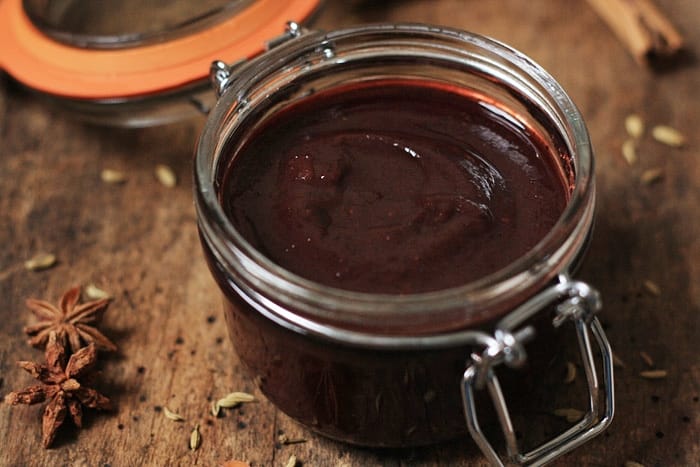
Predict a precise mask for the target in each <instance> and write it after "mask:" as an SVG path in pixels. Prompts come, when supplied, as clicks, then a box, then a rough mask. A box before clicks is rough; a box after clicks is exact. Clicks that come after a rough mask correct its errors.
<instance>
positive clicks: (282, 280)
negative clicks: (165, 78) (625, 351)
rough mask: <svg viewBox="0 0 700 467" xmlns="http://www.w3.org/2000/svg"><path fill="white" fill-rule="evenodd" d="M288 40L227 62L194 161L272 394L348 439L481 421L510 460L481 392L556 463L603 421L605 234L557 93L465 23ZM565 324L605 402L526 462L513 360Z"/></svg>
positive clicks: (512, 448)
mask: <svg viewBox="0 0 700 467" xmlns="http://www.w3.org/2000/svg"><path fill="white" fill-rule="evenodd" d="M288 39H289V40H287V41H286V42H283V43H281V44H279V43H278V44H276V45H275V46H274V47H272V48H271V49H270V50H269V51H267V52H266V53H264V54H262V55H261V56H258V57H256V58H254V59H252V60H250V61H248V62H247V63H244V64H242V65H237V66H235V67H227V66H225V65H223V64H221V63H219V64H215V66H214V67H213V72H212V76H213V79H214V83H215V84H216V85H217V87H218V88H219V89H218V90H219V91H220V93H221V96H220V99H219V101H218V103H217V105H216V107H215V108H214V109H213V111H212V113H211V114H210V116H209V119H208V121H207V124H206V126H205V128H204V131H203V133H202V135H201V138H200V141H199V144H198V147H197V154H196V162H195V200H196V207H197V212H198V221H199V229H200V236H201V239H202V245H203V248H204V253H205V256H206V259H207V261H208V264H209V267H210V269H211V271H212V273H213V276H214V278H215V279H216V281H217V283H218V285H219V287H220V289H221V291H222V293H223V297H224V310H225V316H226V322H227V325H228V329H229V333H230V336H231V339H232V341H233V344H234V347H235V349H236V352H237V353H238V355H239V357H240V360H241V361H242V363H243V364H244V365H245V366H246V367H247V369H248V371H249V372H250V375H251V376H252V378H253V379H254V380H255V382H256V384H257V385H258V386H259V388H260V390H261V391H262V392H263V393H264V394H265V395H266V397H268V398H269V399H270V401H272V402H273V403H274V404H275V405H276V406H277V407H279V408H280V409H281V410H282V411H284V412H285V413H287V414H288V415H289V416H291V417H292V418H294V419H295V420H297V421H299V422H300V423H302V424H304V425H306V426H308V427H309V428H311V429H313V430H315V431H317V432H319V433H321V434H324V435H326V436H329V437H332V438H335V439H339V440H342V441H346V442H350V443H355V444H361V445H368V446H388V447H403V446H416V445H425V444H430V443H434V442H439V441H443V440H446V439H451V438H455V437H458V436H460V435H464V434H466V433H467V431H469V432H470V433H471V435H472V437H473V438H474V439H475V440H476V442H477V444H478V445H479V447H480V448H481V449H482V451H483V452H484V453H485V454H486V456H487V457H489V458H490V460H492V461H494V462H496V461H497V456H496V454H495V452H494V450H493V448H492V447H491V445H490V443H489V442H488V441H487V440H486V437H485V435H484V433H483V431H482V430H481V427H480V425H479V422H478V416H477V411H479V412H483V410H481V408H482V407H483V405H484V404H483V402H479V403H478V404H477V403H475V401H474V395H475V393H477V392H479V390H480V389H482V388H488V389H489V391H483V392H484V393H488V394H489V395H490V396H491V398H492V399H493V404H494V405H495V407H496V411H495V412H496V414H497V416H496V417H495V418H494V420H495V421H496V422H497V425H498V424H500V425H501V427H502V429H503V433H504V435H505V439H506V445H507V450H508V453H507V455H508V456H509V457H510V458H511V460H516V461H519V462H530V461H536V462H544V461H547V460H550V459H552V458H554V457H556V456H558V455H560V454H561V453H563V452H566V451H568V450H570V449H573V448H574V447H576V446H578V445H579V444H581V443H582V442H584V441H586V440H588V439H590V438H591V437H592V436H595V435H596V434H598V433H599V432H600V431H602V430H603V429H604V428H605V427H606V426H607V425H608V424H609V422H610V420H611V418H612V412H613V409H612V407H613V401H612V367H611V364H610V349H609V346H608V344H607V340H606V339H605V336H604V334H603V331H602V329H601V328H600V325H599V324H598V321H597V319H596V318H595V317H594V314H595V312H597V311H598V309H599V308H600V300H599V298H598V295H597V293H596V292H595V291H594V290H593V289H591V288H590V287H588V286H587V285H586V284H583V283H581V282H577V281H574V280H572V279H571V278H570V277H569V272H570V271H571V270H572V268H574V267H575V264H576V262H577V261H578V260H579V259H580V258H581V256H582V254H583V250H584V249H585V246H586V241H587V239H588V236H589V234H590V231H591V226H592V222H593V212H594V204H595V201H594V200H595V188H594V180H593V156H592V153H591V147H590V142H589V138H588V134H587V131H586V128H585V126H584V124H583V122H582V119H581V116H580V114H579V112H578V111H577V109H576V108H575V106H574V104H573V103H572V102H571V101H570V99H569V97H568V96H567V95H566V94H565V93H564V91H563V90H562V89H561V87H560V86H559V85H558V84H557V83H556V82H555V81H554V79H553V78H552V77H551V76H550V75H549V74H547V73H546V72H545V71H544V70H542V69H541V68H540V67H539V66H538V65H536V64H534V63H533V62H532V61H531V60H530V59H528V58H527V57H525V56H523V55H522V54H520V53H519V52H517V51H514V50H513V49H511V48H509V47H507V46H505V45H502V44H500V43H497V42H495V41H492V40H490V39H487V38H484V37H481V36H478V35H473V34H470V33H466V32H463V31H458V30H452V29H445V28H437V27H431V26H426V25H415V24H410V25H408V24H407V25H373V26H362V27H357V28H352V29H346V30H340V31H334V32H330V33H320V32H305V31H300V30H298V29H296V28H295V27H291V28H290V34H289V37H288ZM567 321H568V322H571V323H573V327H574V329H575V330H576V335H577V339H578V343H579V348H580V351H581V355H582V362H583V363H582V365H583V367H584V373H585V375H586V378H585V379H586V381H587V383H588V391H589V394H588V395H589V410H588V412H587V413H586V415H585V417H584V419H583V420H582V421H581V422H579V423H577V424H576V425H575V426H573V427H572V428H570V429H568V430H567V431H566V432H565V433H563V434H562V435H560V436H558V437H556V438H555V439H554V440H551V441H550V442H548V443H546V444H545V445H544V446H542V447H540V448H538V449H535V450H534V451H532V452H530V453H527V454H520V452H519V449H518V446H517V444H518V443H517V441H516V440H515V436H514V431H513V427H512V424H511V422H510V417H509V412H508V410H507V408H506V406H505V401H504V400H503V395H502V393H501V390H500V385H499V383H498V377H497V376H496V372H495V368H496V367H498V366H499V365H501V364H506V365H507V366H519V365H521V364H523V363H524V362H525V360H526V356H525V352H524V347H523V345H522V344H523V342H525V341H526V340H528V339H529V338H531V337H532V335H533V331H534V330H537V334H539V335H538V336H537V339H536V342H535V343H534V344H539V345H540V347H544V348H545V350H546V349H547V347H548V346H549V343H548V340H549V339H551V338H552V337H551V336H552V335H553V331H552V329H553V328H554V326H552V324H554V325H555V326H559V325H560V324H561V323H563V322H567ZM543 323H544V324H543ZM541 329H543V330H541ZM591 335H592V336H593V339H591ZM537 341H538V342H537ZM575 341H576V339H574V341H573V342H570V343H569V344H570V345H573V346H574V347H576V344H575ZM592 341H593V342H597V343H598V348H599V352H597V353H599V354H600V355H601V356H602V360H603V363H602V368H603V373H604V379H605V394H600V388H601V384H600V382H599V381H598V376H597V371H596V364H595V363H594V361H593V352H592V349H591V342H592ZM534 344H533V346H534ZM545 358H546V357H545ZM531 360H532V359H531ZM518 377H519V378H520V379H522V380H525V381H527V379H528V378H527V374H525V375H523V374H519V375H518ZM532 383H533V384H534V385H536V384H537V382H536V381H534V382H532ZM525 387H526V386H525V385H523V386H522V388H525ZM518 392H519V393H520V394H521V395H524V394H526V392H527V391H518ZM515 399H518V396H517V394H516V396H515ZM523 399H525V398H523ZM601 399H602V400H603V402H601ZM514 402H515V403H516V404H517V405H520V403H519V402H518V401H517V400H515V401H514ZM524 403H525V404H527V401H526V400H524ZM465 416H466V420H465Z"/></svg>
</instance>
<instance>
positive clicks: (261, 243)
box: [221, 81, 569, 294]
mask: <svg viewBox="0 0 700 467" xmlns="http://www.w3.org/2000/svg"><path fill="white" fill-rule="evenodd" d="M544 141H545V140H544V139H543V138H541V137H538V135H536V134H533V133H531V132H530V131H529V130H528V129H527V128H525V127H524V126H522V125H521V124H520V123H519V122H518V120H516V119H515V118H514V117H513V116H512V115H510V114H509V113H508V112H507V111H504V110H503V109H502V108H499V107H496V106H494V105H493V104H490V103H487V102H485V101H484V100H481V99H479V98H478V97H477V96H474V95H470V94H466V93H465V92H464V91H460V92H456V91H454V90H451V89H450V88H447V87H441V86H438V85H435V84H431V83H421V82H414V81H398V82H397V81H386V82H373V83H370V84H364V85H353V86H350V85H348V86H347V87H344V88H341V89H335V90H333V91H332V92H322V93H317V94H315V95H313V96H312V97H309V98H306V99H304V100H302V101H301V102H299V103H296V104H294V105H292V106H291V107H288V108H286V109H285V110H284V111H282V112H280V113H279V114H278V115H276V116H274V117H273V118H272V119H270V120H269V121H268V122H266V123H264V124H263V125H262V127H261V128H259V129H258V130H257V131H256V133H255V134H254V135H253V137H252V138H251V139H250V140H249V141H248V142H247V143H246V144H245V145H244V146H243V147H242V148H241V149H240V150H239V151H238V153H237V154H230V155H229V159H228V160H229V161H231V162H230V164H229V166H228V168H227V171H226V174H225V177H224V181H223V190H222V195H221V196H222V199H221V201H222V204H223V206H224V210H225V211H226V213H227V215H228V216H229V218H230V219H231V221H232V222H233V224H234V225H235V226H236V228H237V229H238V230H239V231H240V232H241V234H242V235H243V236H244V237H245V238H246V239H247V240H248V241H249V242H250V243H251V244H252V245H253V246H255V247H256V248H257V249H258V250H259V251H261V252H262V253H263V254H265V255H266V256H267V257H268V258H270V259H271V260H272V261H274V262H275V263H277V264H279V265H280V266H282V267H284V268H285V269H288V270H289V271H292V272H294V273H296V274H298V275H300V276H302V277H305V278H307V279H311V280H313V281H316V282H319V283H322V284H325V285H330V286H333V287H338V288H342V289H348V290H354V291H362V292H371V293H390V294H404V293H419V292H427V291H434V290H440V289H444V288H448V287H453V286H458V285H463V284H466V283H468V282H471V281H474V280H476V279H479V278H481V277H484V276H485V275H487V274H490V273H492V272H495V271H496V270H498V269H500V268H503V267H504V266H506V265H508V264H509V263H511V262H512V261H514V260H515V259H517V258H519V257H520V256H522V255H523V254H525V253H526V252H527V251H528V250H530V249H531V248H532V247H533V246H534V245H535V244H537V242H539V241H540V240H541V239H542V238H543V237H544V236H545V235H546V234H547V232H549V231H550V230H551V228H552V227H553V225H554V224H555V223H556V221H557V220H558V218H559V216H560V215H561V213H562V211H563V210H564V207H565V206H566V203H567V200H568V197H569V193H568V190H567V188H566V185H565V183H564V181H563V177H562V175H561V173H560V170H559V169H558V166H557V163H556V161H555V157H557V156H556V154H555V153H554V151H553V149H551V148H550V147H548V146H547V145H546V144H545V143H544Z"/></svg>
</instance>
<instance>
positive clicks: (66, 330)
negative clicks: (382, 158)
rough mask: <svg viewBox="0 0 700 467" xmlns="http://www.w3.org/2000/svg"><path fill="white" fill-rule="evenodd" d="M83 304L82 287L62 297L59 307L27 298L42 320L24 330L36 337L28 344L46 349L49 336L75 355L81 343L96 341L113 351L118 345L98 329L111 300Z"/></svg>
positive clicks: (28, 303)
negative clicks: (54, 336)
mask: <svg viewBox="0 0 700 467" xmlns="http://www.w3.org/2000/svg"><path fill="white" fill-rule="evenodd" d="M79 301H80V287H73V288H72V289H70V290H68V291H67V292H66V293H64V294H63V296H62V297H61V300H60V301H59V302H58V307H56V306H54V305H52V304H51V303H49V302H46V301H44V300H36V299H34V298H30V299H27V302H26V303H27V307H29V309H30V310H31V311H32V313H34V315H36V317H37V318H39V320H40V321H39V323H37V324H34V325H32V326H27V327H25V328H24V332H26V333H27V334H28V335H30V336H33V337H32V338H31V339H29V341H28V342H29V344H30V345H32V346H34V347H39V348H43V347H44V346H45V345H46V342H47V341H48V339H49V334H50V333H52V332H55V333H56V337H57V339H58V340H59V342H61V343H62V344H63V345H64V346H68V345H70V349H71V352H73V353H75V352H77V351H78V349H80V348H81V347H82V343H83V342H84V343H85V344H89V343H91V342H94V343H95V344H96V345H97V346H98V347H99V348H101V349H104V350H109V351H112V352H114V351H115V350H117V346H116V345H114V343H113V342H112V341H110V340H109V339H107V337H105V335H104V334H102V333H101V332H100V331H98V330H97V328H96V327H95V325H97V324H98V323H99V322H100V321H101V320H102V315H104V312H105V311H107V307H108V306H109V299H108V298H103V299H100V300H94V301H91V302H87V303H81V304H79V303H78V302H79Z"/></svg>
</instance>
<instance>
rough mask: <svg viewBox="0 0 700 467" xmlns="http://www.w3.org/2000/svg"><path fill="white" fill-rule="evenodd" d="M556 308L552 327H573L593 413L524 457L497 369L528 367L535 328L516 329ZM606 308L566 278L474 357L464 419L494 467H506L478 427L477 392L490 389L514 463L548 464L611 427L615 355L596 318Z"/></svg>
mask: <svg viewBox="0 0 700 467" xmlns="http://www.w3.org/2000/svg"><path fill="white" fill-rule="evenodd" d="M557 303H558V305H557V307H556V316H555V318H554V319H553V321H552V324H553V325H554V326H555V327H560V326H561V325H562V324H563V323H565V322H567V321H571V322H573V324H574V327H575V329H576V335H577V338H578V343H579V351H580V352H581V357H582V362H583V368H584V373H585V376H586V382H587V384H588V395H589V409H588V412H587V413H586V415H585V416H584V418H583V419H582V420H581V421H579V422H578V423H577V424H576V425H574V426H572V427H571V428H569V429H568V430H567V431H565V432H564V433H562V434H560V435H558V436H556V437H555V438H553V439H551V440H550V441H547V442H546V443H544V444H543V445H541V446H539V447H537V448H535V449H533V450H532V451H530V452H528V453H525V454H523V453H521V452H520V450H519V448H518V443H517V440H516V436H515V430H514V428H513V423H512V421H511V417H510V413H509V411H508V407H507V405H506V401H505V397H504V396H503V391H502V390H501V386H500V383H499V381H498V377H497V376H496V373H495V371H494V370H495V367H496V366H498V365H499V364H501V363H505V364H506V365H508V366H511V367H517V366H520V365H522V363H524V361H525V359H526V358H527V357H526V354H525V349H524V347H523V343H524V342H525V341H526V340H529V339H531V338H532V337H533V336H534V330H533V328H532V327H531V326H526V327H524V328H522V329H519V330H516V328H518V327H519V326H521V325H522V324H523V323H524V322H525V321H526V320H528V319H529V318H531V317H532V316H533V315H535V314H537V313H538V312H539V311H541V310H542V309H543V308H546V307H548V306H550V305H554V304H557ZM601 306H602V305H601V300H600V295H599V294H598V292H597V291H596V290H594V289H593V288H591V287H590V286H589V285H588V284H586V283H583V282H578V281H572V280H571V279H570V278H569V277H568V276H567V275H561V276H560V277H559V282H558V283H557V284H556V285H554V286H552V287H550V288H548V289H545V290H544V291H542V292H540V293H539V294H538V295H536V296H535V297H533V298H532V299H530V300H528V301H527V302H526V303H524V304H523V305H521V306H520V307H518V308H517V309H515V310H514V311H513V312H511V313H510V314H509V315H508V316H506V317H505V318H504V319H502V320H501V321H500V322H499V323H498V324H497V326H496V331H495V333H494V336H493V337H492V338H489V341H488V344H487V345H486V348H485V349H484V351H483V352H482V353H481V354H476V353H475V354H472V355H471V357H470V359H471V364H470V365H469V366H468V367H467V369H466V371H465V372H464V377H463V379H462V398H463V405H464V415H465V418H466V421H467V426H468V428H469V432H470V434H471V436H472V438H473V439H474V441H475V442H476V443H477V445H478V446H479V448H480V449H481V451H482V452H483V453H484V455H485V456H486V458H487V459H488V460H489V462H490V463H491V464H493V465H495V466H504V465H505V464H504V462H503V461H502V460H501V458H500V457H499V455H498V454H497V453H496V451H495V449H494V448H493V446H492V445H491V443H490V442H489V441H488V439H486V437H485V435H484V433H483V431H482V430H481V428H480V426H479V421H478V416H477V412H476V404H475V402H474V390H475V389H477V390H480V389H482V388H484V387H486V388H487V389H488V392H489V395H490V396H491V400H492V402H493V405H494V408H495V410H496V415H497V417H498V420H499V423H500V425H501V430H502V431H503V436H504V438H505V443H506V452H507V457H506V461H507V462H508V463H509V464H516V465H532V466H539V465H544V464H546V463H547V462H550V461H552V460H554V459H556V458H557V457H559V456H561V455H563V454H565V453H567V452H569V451H571V450H573V449H575V448H577V447H578V446H580V445H582V444H583V443H585V442H587V441H588V440H590V439H591V438H593V437H595V436H597V435H598V434H600V433H601V432H602V431H603V430H605V429H606V428H607V427H608V426H609V425H610V422H611V421H612V418H613V415H614V411H615V397H614V382H613V365H612V351H611V349H610V343H609V342H608V340H607V338H606V337H605V333H604V331H603V328H602V326H601V325H600V322H599V321H598V319H597V318H596V317H595V314H596V313H597V312H598V311H599V310H600V309H601ZM591 333H592V334H593V336H594V337H595V339H596V342H597V344H598V349H599V351H600V355H601V358H602V369H603V381H604V386H605V391H604V393H603V395H602V396H603V401H601V394H600V393H601V391H600V384H599V380H598V374H597V371H596V366H595V360H594V355H593V349H592V347H591V338H590V334H591ZM603 406H604V410H603Z"/></svg>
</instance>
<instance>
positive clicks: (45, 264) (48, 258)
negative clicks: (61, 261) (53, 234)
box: [24, 253, 56, 271]
mask: <svg viewBox="0 0 700 467" xmlns="http://www.w3.org/2000/svg"><path fill="white" fill-rule="evenodd" d="M55 264H56V255H53V254H51V253H39V254H37V255H35V256H32V257H31V258H30V259H28V260H27V261H25V262H24V268H25V269H27V270H29V271H43V270H44V269H49V268H50V267H52V266H54V265H55Z"/></svg>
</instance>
